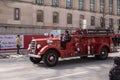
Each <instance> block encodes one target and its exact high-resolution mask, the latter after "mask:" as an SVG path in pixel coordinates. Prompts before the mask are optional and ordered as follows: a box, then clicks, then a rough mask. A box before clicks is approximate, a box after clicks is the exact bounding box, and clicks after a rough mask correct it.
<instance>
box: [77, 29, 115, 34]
mask: <svg viewBox="0 0 120 80" xmlns="http://www.w3.org/2000/svg"><path fill="white" fill-rule="evenodd" d="M79 33H80V34H85V35H87V34H98V35H108V34H114V31H113V30H111V29H81V30H80V31H79Z"/></svg>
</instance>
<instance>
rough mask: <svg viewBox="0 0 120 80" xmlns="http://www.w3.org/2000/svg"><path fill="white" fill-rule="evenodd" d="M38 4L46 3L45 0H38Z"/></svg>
mask: <svg viewBox="0 0 120 80" xmlns="http://www.w3.org/2000/svg"><path fill="white" fill-rule="evenodd" d="M36 4H39V5H43V4H44V0H36Z"/></svg>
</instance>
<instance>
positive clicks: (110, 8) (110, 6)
mask: <svg viewBox="0 0 120 80" xmlns="http://www.w3.org/2000/svg"><path fill="white" fill-rule="evenodd" d="M109 14H113V0H109Z"/></svg>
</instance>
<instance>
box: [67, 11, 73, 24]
mask: <svg viewBox="0 0 120 80" xmlns="http://www.w3.org/2000/svg"><path fill="white" fill-rule="evenodd" d="M67 24H72V14H70V13H68V14H67Z"/></svg>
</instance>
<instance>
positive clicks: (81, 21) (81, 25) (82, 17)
mask: <svg viewBox="0 0 120 80" xmlns="http://www.w3.org/2000/svg"><path fill="white" fill-rule="evenodd" d="M84 19H85V17H84V15H80V21H79V25H80V28H83V20H84Z"/></svg>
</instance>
